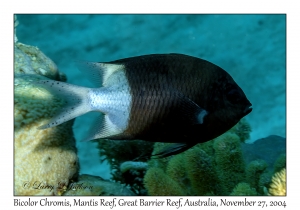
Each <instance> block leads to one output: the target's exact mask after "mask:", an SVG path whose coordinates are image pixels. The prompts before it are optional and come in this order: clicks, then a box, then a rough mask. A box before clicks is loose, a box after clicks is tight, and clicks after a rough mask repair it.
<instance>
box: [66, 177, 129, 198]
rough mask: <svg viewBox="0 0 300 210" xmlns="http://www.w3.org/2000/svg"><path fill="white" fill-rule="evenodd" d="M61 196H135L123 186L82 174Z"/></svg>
mask: <svg viewBox="0 0 300 210" xmlns="http://www.w3.org/2000/svg"><path fill="white" fill-rule="evenodd" d="M62 195H64V196H65V195H66V196H74V195H75V196H76V195H80V196H83V195H84V196H94V195H101V196H133V195H135V194H134V193H133V192H131V191H130V190H129V189H128V188H126V187H125V186H124V185H121V184H119V183H115V182H111V181H108V180H104V179H102V178H101V177H97V176H92V175H87V174H82V175H80V176H79V178H78V181H77V182H72V183H70V185H69V186H68V187H67V188H65V189H64V190H63V192H62Z"/></svg>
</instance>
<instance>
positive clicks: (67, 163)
mask: <svg viewBox="0 0 300 210" xmlns="http://www.w3.org/2000/svg"><path fill="white" fill-rule="evenodd" d="M14 75H15V80H14V171H15V173H14V175H15V177H14V187H15V189H14V193H15V195H53V194H54V195H57V194H59V187H60V186H68V184H69V182H70V180H71V179H73V178H76V176H77V174H78V169H79V165H78V158H77V154H76V153H77V149H76V147H75V139H74V137H73V132H72V124H73V121H70V122H68V123H65V124H63V125H61V126H57V127H54V128H51V129H45V130H39V129H38V127H39V126H41V125H43V124H45V123H46V122H47V119H48V118H50V116H52V115H54V114H55V111H56V109H59V108H60V107H61V105H62V104H63V103H64V102H63V101H61V100H60V99H56V98H55V97H54V96H52V95H51V94H50V93H49V92H47V91H45V90H43V89H41V88H39V87H37V86H35V85H34V81H37V80H40V79H47V78H51V79H56V80H65V79H66V77H65V76H64V75H63V74H61V73H59V71H58V69H57V67H56V65H55V64H54V63H53V62H52V61H51V60H50V59H49V58H48V57H47V56H45V55H44V54H43V53H42V52H41V51H40V50H39V49H38V48H36V47H32V46H28V45H24V44H21V43H18V42H17V43H15V65H14Z"/></svg>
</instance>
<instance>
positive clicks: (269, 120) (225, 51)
mask: <svg viewBox="0 0 300 210" xmlns="http://www.w3.org/2000/svg"><path fill="white" fill-rule="evenodd" d="M17 16H18V20H19V22H20V24H19V26H18V27H17V37H18V40H19V42H21V43H24V44H28V45H33V46H37V47H39V48H40V49H41V50H42V51H43V52H44V53H45V54H46V55H47V56H48V57H49V58H51V59H52V60H53V61H54V62H55V63H56V64H57V66H58V68H59V70H60V71H61V72H64V73H65V74H66V75H67V78H68V82H69V83H72V84H77V85H83V86H90V87H91V86H92V84H91V83H89V81H88V80H87V79H86V78H85V77H84V75H82V73H81V72H79V71H78V70H77V69H76V68H75V65H74V64H73V61H74V60H87V61H112V60H115V59H120V58H125V57H131V56H137V55H143V54H151V53H174V52H176V53H183V54H188V55H192V56H196V57H200V58H203V59H206V60H208V61H211V62H212V63H214V64H216V65H218V66H220V67H222V68H223V69H225V70H226V71H227V72H229V74H230V75H231V76H232V77H233V78H234V79H235V81H236V82H237V83H238V84H239V86H240V87H241V88H242V89H243V90H244V92H245V93H246V95H247V97H248V98H249V100H250V101H251V103H252V104H253V111H252V112H251V113H250V114H249V115H248V116H247V117H246V118H247V120H248V121H249V122H250V124H251V126H252V128H253V132H252V133H251V139H250V140H249V141H250V142H251V141H255V140H257V139H259V138H262V137H266V136H268V135H271V134H276V135H280V136H283V137H285V135H286V130H285V127H286V114H285V110H286V101H285V96H286V16H285V15H17ZM90 116H91V117H93V116H92V115H88V116H83V117H79V118H78V119H77V120H76V121H75V125H74V132H75V137H76V139H77V141H78V142H77V146H78V149H79V152H78V154H79V158H80V164H81V173H88V174H94V175H100V176H102V177H104V178H108V177H109V174H108V166H107V165H105V164H104V165H101V167H99V164H100V162H99V155H98V151H97V149H96V145H95V144H94V143H92V142H88V143H86V142H80V141H79V140H80V139H81V137H82V136H83V134H84V132H86V131H87V130H88V128H89V126H88V125H89V122H90V121H91V119H90Z"/></svg>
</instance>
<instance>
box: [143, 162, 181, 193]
mask: <svg viewBox="0 0 300 210" xmlns="http://www.w3.org/2000/svg"><path fill="white" fill-rule="evenodd" d="M144 184H145V187H146V189H147V190H148V193H149V195H154V196H158V195H165V196H171V195H172V196H176V195H186V192H185V191H184V189H182V188H181V187H180V186H179V185H178V183H177V182H176V181H174V180H173V179H171V178H170V177H169V176H168V175H166V174H165V173H164V171H163V170H162V169H160V168H156V167H152V168H150V169H149V170H148V171H147V173H146V175H145V177H144Z"/></svg>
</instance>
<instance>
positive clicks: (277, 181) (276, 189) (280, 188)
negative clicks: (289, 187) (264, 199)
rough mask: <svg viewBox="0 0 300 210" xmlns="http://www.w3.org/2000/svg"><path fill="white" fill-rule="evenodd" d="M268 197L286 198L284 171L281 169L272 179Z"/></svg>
mask: <svg viewBox="0 0 300 210" xmlns="http://www.w3.org/2000/svg"><path fill="white" fill-rule="evenodd" d="M269 193H270V195H284V196H286V170H285V168H284V169H282V170H281V171H280V172H277V173H275V174H274V176H273V177H272V183H271V184H270V188H269Z"/></svg>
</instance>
